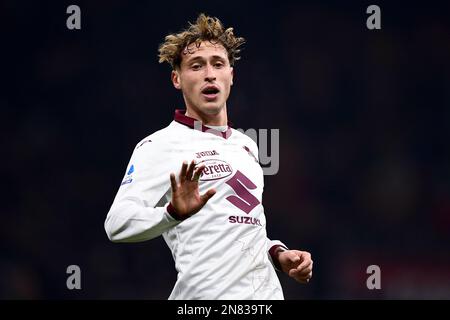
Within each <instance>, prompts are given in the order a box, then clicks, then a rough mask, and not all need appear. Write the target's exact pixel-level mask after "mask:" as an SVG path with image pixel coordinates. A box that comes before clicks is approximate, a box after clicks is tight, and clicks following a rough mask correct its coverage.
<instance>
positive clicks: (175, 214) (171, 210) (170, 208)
mask: <svg viewBox="0 0 450 320" xmlns="http://www.w3.org/2000/svg"><path fill="white" fill-rule="evenodd" d="M166 210H167V213H168V214H169V215H170V216H171V217H172V218H174V219H175V220H178V221H183V220H186V219H187V218H188V217H189V216H182V215H180V214H179V213H178V212H177V210H176V209H175V207H174V206H173V204H172V202H169V204H168V205H167V208H166Z"/></svg>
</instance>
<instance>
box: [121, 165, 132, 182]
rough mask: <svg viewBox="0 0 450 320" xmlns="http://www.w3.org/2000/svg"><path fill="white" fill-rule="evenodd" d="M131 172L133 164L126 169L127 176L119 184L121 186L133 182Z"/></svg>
mask: <svg viewBox="0 0 450 320" xmlns="http://www.w3.org/2000/svg"><path fill="white" fill-rule="evenodd" d="M133 172H134V164H132V165H131V167H130V169H128V172H127V175H126V176H125V178H124V179H123V181H122V183H121V184H120V185H121V186H123V185H124V184H127V183H131V182H132V181H133Z"/></svg>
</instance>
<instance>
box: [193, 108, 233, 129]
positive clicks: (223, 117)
mask: <svg viewBox="0 0 450 320" xmlns="http://www.w3.org/2000/svg"><path fill="white" fill-rule="evenodd" d="M186 116H188V117H191V118H194V119H197V120H200V121H201V122H202V123H203V125H205V126H208V125H209V126H226V125H227V124H228V116H227V105H224V106H223V108H221V109H220V111H219V112H218V113H216V114H207V113H203V112H199V111H198V110H194V109H193V108H187V110H186Z"/></svg>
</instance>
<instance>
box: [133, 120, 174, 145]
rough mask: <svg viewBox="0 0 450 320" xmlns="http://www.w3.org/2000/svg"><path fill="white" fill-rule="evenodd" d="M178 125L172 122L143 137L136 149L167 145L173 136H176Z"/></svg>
mask: <svg viewBox="0 0 450 320" xmlns="http://www.w3.org/2000/svg"><path fill="white" fill-rule="evenodd" d="M176 131H177V130H176V126H175V125H174V123H173V122H171V123H170V124H169V125H168V126H167V127H165V128H163V129H160V130H158V131H155V132H153V133H151V134H149V135H148V136H146V137H145V138H143V139H141V140H140V141H139V142H138V143H137V144H136V146H135V148H134V150H135V151H136V150H139V149H147V148H148V147H150V146H151V147H152V148H157V147H161V146H164V145H167V143H168V142H169V141H171V140H172V137H174V136H176Z"/></svg>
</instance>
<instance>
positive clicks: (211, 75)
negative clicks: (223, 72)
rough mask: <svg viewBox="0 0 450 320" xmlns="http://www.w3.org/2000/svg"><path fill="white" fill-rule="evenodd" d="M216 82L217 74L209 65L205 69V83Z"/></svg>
mask: <svg viewBox="0 0 450 320" xmlns="http://www.w3.org/2000/svg"><path fill="white" fill-rule="evenodd" d="M214 80H216V74H215V71H214V68H213V66H212V65H210V64H207V65H206V68H205V81H207V82H213V81H214Z"/></svg>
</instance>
